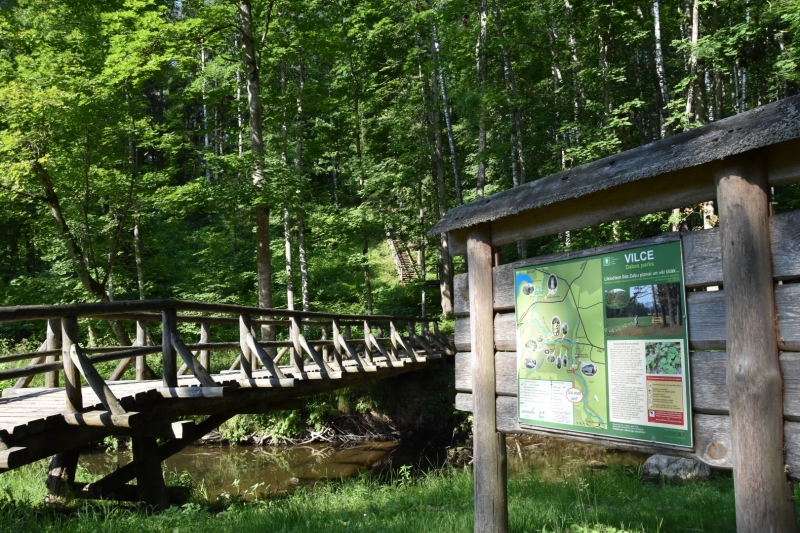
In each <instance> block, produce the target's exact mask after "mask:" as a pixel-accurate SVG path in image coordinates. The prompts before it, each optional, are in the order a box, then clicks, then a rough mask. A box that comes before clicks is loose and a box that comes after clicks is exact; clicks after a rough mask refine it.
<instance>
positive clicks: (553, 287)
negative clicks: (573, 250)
mask: <svg viewBox="0 0 800 533" xmlns="http://www.w3.org/2000/svg"><path fill="white" fill-rule="evenodd" d="M547 291H548V292H549V293H550V294H555V293H556V291H558V278H557V277H556V276H555V274H550V276H548V278H547Z"/></svg>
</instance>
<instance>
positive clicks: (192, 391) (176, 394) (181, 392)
mask: <svg viewBox="0 0 800 533" xmlns="http://www.w3.org/2000/svg"><path fill="white" fill-rule="evenodd" d="M158 393H159V394H160V395H161V396H162V397H163V398H227V397H229V396H232V395H233V394H234V393H235V391H234V390H233V389H232V388H230V387H161V388H159V389H158Z"/></svg>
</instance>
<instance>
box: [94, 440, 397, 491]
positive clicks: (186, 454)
mask: <svg viewBox="0 0 800 533" xmlns="http://www.w3.org/2000/svg"><path fill="white" fill-rule="evenodd" d="M396 446H397V443H396V442H379V441H370V442H361V443H350V444H324V443H323V444H308V445H298V446H283V447H263V448H262V447H257V446H228V445H203V446H189V447H188V448H185V449H184V450H183V451H182V452H180V453H178V454H176V455H173V456H172V457H170V458H169V459H167V460H166V461H165V469H166V470H168V471H169V472H174V473H176V475H180V473H182V472H188V473H189V475H191V478H192V481H193V484H194V486H195V487H198V488H201V489H202V490H204V491H205V493H206V495H207V497H208V498H210V499H215V498H216V497H217V496H219V495H220V494H222V493H227V494H235V495H239V496H241V497H243V498H248V499H250V498H252V497H254V496H257V495H259V494H269V493H275V492H280V491H284V490H293V489H294V488H296V487H300V486H306V487H310V486H312V485H314V484H315V483H317V482H318V481H320V480H325V479H339V478H344V477H350V476H353V475H355V474H357V473H358V472H359V471H361V470H365V469H367V468H371V467H375V466H378V465H379V464H381V463H382V462H383V461H384V460H386V459H388V455H387V454H388V453H389V452H390V451H392V450H393V449H394V448H395V447H396ZM130 460H131V457H130V452H129V451H125V450H122V451H119V452H117V453H114V454H107V453H99V452H98V453H92V454H88V455H85V456H81V463H82V464H84V465H86V468H87V470H88V471H89V472H90V473H91V474H99V475H102V474H106V473H109V472H111V471H113V470H114V469H115V468H117V466H118V465H119V466H124V465H125V464H127V463H128V462H129V461H130ZM167 478H168V479H169V474H167Z"/></svg>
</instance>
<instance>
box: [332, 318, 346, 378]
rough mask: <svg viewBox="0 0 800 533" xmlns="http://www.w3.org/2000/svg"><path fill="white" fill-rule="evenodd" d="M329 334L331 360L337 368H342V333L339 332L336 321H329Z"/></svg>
mask: <svg viewBox="0 0 800 533" xmlns="http://www.w3.org/2000/svg"><path fill="white" fill-rule="evenodd" d="M331 333H332V335H331V336H332V337H333V358H334V359H335V360H336V364H337V365H339V368H344V365H343V364H342V350H341V343H342V341H341V336H342V332H341V331H340V330H339V321H338V320H337V319H335V318H334V319H333V320H331Z"/></svg>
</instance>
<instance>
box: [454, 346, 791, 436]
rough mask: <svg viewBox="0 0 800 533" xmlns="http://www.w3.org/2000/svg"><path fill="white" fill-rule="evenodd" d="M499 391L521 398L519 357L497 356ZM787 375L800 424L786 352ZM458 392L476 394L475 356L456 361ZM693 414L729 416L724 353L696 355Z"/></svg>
mask: <svg viewBox="0 0 800 533" xmlns="http://www.w3.org/2000/svg"><path fill="white" fill-rule="evenodd" d="M494 361H495V363H494V364H495V375H496V378H495V388H496V391H497V395H498V396H513V397H516V396H517V354H516V352H498V353H496V354H495V359H494ZM780 363H781V372H782V374H783V416H784V418H785V419H786V420H788V421H794V422H800V353H796V352H784V353H782V354H781V357H780ZM455 365H456V369H455V370H456V371H455V388H456V391H458V392H466V393H469V392H472V354H471V353H458V354H456V357H455ZM690 365H691V373H690V375H691V380H692V387H691V390H692V411H693V412H695V413H703V414H715V415H727V414H728V387H727V382H726V378H725V374H726V368H727V356H726V354H725V353H724V352H695V353H693V354H692V355H691V357H690Z"/></svg>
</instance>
